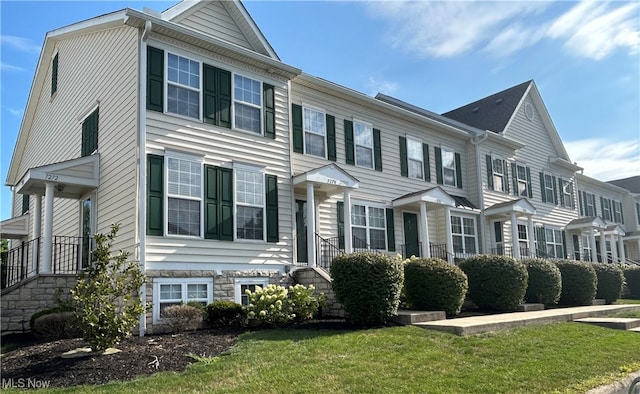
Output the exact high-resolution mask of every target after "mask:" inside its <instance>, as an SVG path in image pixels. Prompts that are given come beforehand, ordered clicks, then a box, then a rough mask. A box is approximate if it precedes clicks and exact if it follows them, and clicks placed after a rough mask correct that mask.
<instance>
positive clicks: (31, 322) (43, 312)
mask: <svg viewBox="0 0 640 394" xmlns="http://www.w3.org/2000/svg"><path fill="white" fill-rule="evenodd" d="M62 312H73V308H70V307H67V306H56V307H53V308H49V309H43V310H41V311H38V312H36V313H34V314H33V315H31V318H30V319H29V327H31V331H33V333H34V334H38V333H37V332H36V331H35V330H34V327H35V323H36V320H37V319H38V318H39V317H41V316H45V315H49V314H52V313H62Z"/></svg>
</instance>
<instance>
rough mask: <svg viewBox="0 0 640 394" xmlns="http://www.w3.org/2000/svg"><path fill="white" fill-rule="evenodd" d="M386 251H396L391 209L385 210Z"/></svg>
mask: <svg viewBox="0 0 640 394" xmlns="http://www.w3.org/2000/svg"><path fill="white" fill-rule="evenodd" d="M386 211H387V212H386V213H387V250H388V251H389V252H395V251H396V231H395V227H394V222H393V208H387V209H386Z"/></svg>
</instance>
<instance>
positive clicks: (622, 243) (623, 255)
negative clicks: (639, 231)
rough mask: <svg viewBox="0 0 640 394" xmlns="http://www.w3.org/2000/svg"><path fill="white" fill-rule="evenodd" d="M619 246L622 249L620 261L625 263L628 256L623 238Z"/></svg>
mask: <svg viewBox="0 0 640 394" xmlns="http://www.w3.org/2000/svg"><path fill="white" fill-rule="evenodd" d="M618 245H619V247H620V256H618V257H620V261H621V262H623V263H624V262H625V261H626V260H627V256H626V255H625V253H624V241H623V239H622V236H620V238H618Z"/></svg>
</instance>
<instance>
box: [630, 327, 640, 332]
mask: <svg viewBox="0 0 640 394" xmlns="http://www.w3.org/2000/svg"><path fill="white" fill-rule="evenodd" d="M628 331H633V332H640V327H636V328H630V329H629V330H628Z"/></svg>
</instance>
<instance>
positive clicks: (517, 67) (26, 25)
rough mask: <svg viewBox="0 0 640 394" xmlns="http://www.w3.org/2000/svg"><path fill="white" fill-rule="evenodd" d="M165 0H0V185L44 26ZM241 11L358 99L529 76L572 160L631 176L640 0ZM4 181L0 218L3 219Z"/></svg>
mask: <svg viewBox="0 0 640 394" xmlns="http://www.w3.org/2000/svg"><path fill="white" fill-rule="evenodd" d="M173 4H175V2H172V1H129V2H126V1H67V2H54V1H46V2H30V1H4V0H3V1H0V15H1V20H0V23H1V24H0V39H1V41H0V93H1V97H0V117H1V130H2V131H1V135H2V138H1V140H0V143H1V151H0V178H1V180H2V184H3V185H4V181H5V180H6V173H7V169H8V166H9V162H10V160H11V155H12V153H13V146H14V143H15V140H16V136H17V133H18V130H19V128H20V123H21V120H22V114H23V111H24V108H25V105H26V102H27V97H28V95H29V89H30V87H31V81H32V79H33V76H34V72H35V68H36V65H37V61H38V56H39V53H40V47H41V45H42V43H43V41H44V37H45V34H46V32H48V31H51V30H54V29H57V28H60V27H63V26H66V25H69V24H72V23H75V22H79V21H82V20H85V19H89V18H92V17H95V16H98V15H102V14H105V13H108V12H112V11H116V10H119V9H122V8H126V7H129V8H135V9H138V10H142V8H143V7H149V8H152V9H155V10H157V11H163V10H165V9H166V8H168V7H170V6H172V5H173ZM244 4H245V7H246V8H247V10H248V11H249V13H250V14H251V15H252V17H253V18H254V20H255V21H256V23H257V25H258V26H259V27H260V29H261V30H262V32H263V34H264V35H265V36H266V38H267V40H268V41H269V42H270V43H271V45H272V46H273V48H274V49H275V51H276V52H277V53H278V54H279V56H280V58H281V59H282V61H284V62H285V63H288V64H290V65H292V66H295V67H298V68H301V69H302V70H303V71H304V72H306V73H308V74H312V75H315V76H318V77H321V78H324V79H327V80H330V81H332V82H335V83H338V84H341V85H344V86H346V87H349V88H351V89H355V90H357V91H360V92H362V93H365V94H369V95H375V94H376V93H377V92H382V93H385V94H388V95H391V96H394V97H397V98H399V99H402V100H404V101H407V102H410V103H412V104H414V105H417V106H420V107H423V108H426V109H428V110H431V111H434V112H438V113H442V112H446V111H448V110H451V109H454V108H457V107H459V106H461V105H464V104H466V103H469V102H472V101H474V100H477V99H479V98H482V97H485V96H487V95H489V94H492V93H495V92H498V91H500V90H503V89H506V88H508V87H511V86H513V85H516V84H519V83H521V82H524V81H527V80H529V79H534V80H535V82H536V84H537V86H538V89H539V90H540V92H541V94H542V98H543V100H544V102H545V104H546V106H547V110H548V111H549V113H550V115H551V118H552V119H553V122H554V124H555V127H556V128H557V130H558V132H559V134H560V136H561V138H562V140H563V141H564V142H565V147H566V149H567V151H568V153H569V156H570V158H571V159H572V160H573V161H576V162H578V164H579V165H581V166H582V167H584V168H585V174H587V175H589V176H592V177H595V178H598V179H600V180H605V181H606V180H611V179H617V178H623V177H627V176H632V175H640V33H639V31H640V3H638V2H636V1H634V2H624V1H611V2H608V1H592V2H587V1H583V2H577V1H575V2H574V1H557V2H547V1H533V2H520V1H513V2H506V1H501V2H472V1H434V2H427V1H415V2H405V1H378V2H372V1H265V0H262V1H258V0H248V1H245V2H244ZM10 203H11V193H10V191H9V189H8V188H7V187H4V186H2V188H1V193H0V206H1V212H0V219H6V218H8V217H10Z"/></svg>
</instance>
